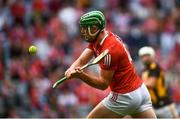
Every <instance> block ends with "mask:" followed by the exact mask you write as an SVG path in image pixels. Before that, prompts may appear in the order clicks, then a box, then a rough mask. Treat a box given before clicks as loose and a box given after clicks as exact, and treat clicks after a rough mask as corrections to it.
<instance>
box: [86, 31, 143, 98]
mask: <svg viewBox="0 0 180 119" xmlns="http://www.w3.org/2000/svg"><path fill="white" fill-rule="evenodd" d="M88 48H90V49H92V50H93V51H94V53H95V56H98V55H99V54H100V53H101V52H103V51H104V50H106V49H108V50H109V52H108V55H106V56H105V57H104V59H103V60H101V61H100V62H99V66H100V68H101V69H104V70H113V71H114V75H113V79H112V80H111V82H110V89H111V90H112V91H113V92H117V93H122V94H123V93H128V92H131V91H133V90H135V89H137V88H138V87H140V86H141V84H142V80H140V78H139V77H138V75H137V74H136V71H135V68H134V65H133V63H132V59H131V57H130V55H129V52H128V50H127V49H126V46H125V45H124V43H123V42H122V40H121V39H120V38H119V37H118V36H116V35H114V34H113V33H109V34H108V35H106V36H105V38H104V39H102V41H101V42H100V44H98V43H97V42H95V43H89V44H88Z"/></svg>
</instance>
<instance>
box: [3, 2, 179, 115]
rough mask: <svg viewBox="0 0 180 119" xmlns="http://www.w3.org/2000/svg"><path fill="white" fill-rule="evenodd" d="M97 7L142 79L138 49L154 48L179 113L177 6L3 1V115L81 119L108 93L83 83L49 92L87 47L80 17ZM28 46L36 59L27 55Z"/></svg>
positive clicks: (68, 84)
mask: <svg viewBox="0 0 180 119" xmlns="http://www.w3.org/2000/svg"><path fill="white" fill-rule="evenodd" d="M97 9H98V10H102V11H103V12H104V13H105V15H106V17H107V28H108V29H109V30H111V31H112V32H114V33H116V34H118V35H119V36H121V37H122V38H123V40H124V42H125V43H126V44H127V46H128V48H129V51H130V53H131V55H132V58H133V60H134V64H135V67H136V69H137V71H138V73H139V72H140V70H141V69H142V64H141V63H140V61H139V58H138V53H137V52H138V49H139V48H140V47H142V46H145V45H149V46H152V47H153V48H155V50H156V60H157V62H159V63H160V65H161V66H162V67H163V68H164V70H165V72H166V83H167V85H168V86H169V87H170V89H171V91H172V92H171V95H172V99H173V100H174V101H175V102H176V104H177V108H178V111H179V112H180V90H179V89H180V1H179V0H0V117H9V118H13V117H16V118H25V117H28V118H32V117H33V118H41V117H46V118H50V117H66V118H69V117H84V116H85V115H86V114H87V113H88V112H89V111H90V110H91V109H92V108H93V107H94V105H96V104H97V103H98V102H99V101H100V100H101V99H102V98H103V97H104V96H105V95H106V94H107V93H108V89H107V90H106V91H100V90H96V89H93V88H91V87H89V86H87V85H86V84H84V83H82V82H81V81H80V80H78V79H75V80H69V81H66V82H64V83H63V84H62V85H60V86H59V87H58V88H57V89H54V90H53V89H52V88H51V86H52V84H53V83H54V82H55V81H56V80H57V79H58V78H59V77H62V76H63V74H64V71H65V70H66V69H67V68H68V66H69V65H70V64H71V63H72V62H73V61H74V60H75V59H76V58H77V57H78V56H79V54H80V53H81V51H82V50H83V49H84V48H85V47H86V43H85V42H84V41H83V40H82V39H81V37H80V34H79V31H78V30H79V26H78V20H79V17H80V16H81V15H82V14H83V13H85V12H87V11H89V10H97ZM31 44H34V45H36V46H37V48H38V52H37V55H30V54H29V53H28V47H29V46H30V45H31ZM96 68H97V67H92V68H91V70H89V71H90V72H91V73H94V74H96V73H97V72H96ZM92 69H93V70H92ZM92 71H93V72H92Z"/></svg>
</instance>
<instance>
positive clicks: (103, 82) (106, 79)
mask: <svg viewBox="0 0 180 119" xmlns="http://www.w3.org/2000/svg"><path fill="white" fill-rule="evenodd" d="M76 70H78V69H76ZM79 72H81V73H77V75H76V74H75V77H76V78H80V79H81V80H82V81H84V82H85V83H87V84H88V85H90V86H92V87H94V88H98V89H101V90H105V89H106V88H107V87H108V85H109V83H110V81H111V80H112V77H113V75H114V71H112V70H103V69H101V70H100V74H99V76H93V75H91V74H87V73H85V72H83V71H80V70H79Z"/></svg>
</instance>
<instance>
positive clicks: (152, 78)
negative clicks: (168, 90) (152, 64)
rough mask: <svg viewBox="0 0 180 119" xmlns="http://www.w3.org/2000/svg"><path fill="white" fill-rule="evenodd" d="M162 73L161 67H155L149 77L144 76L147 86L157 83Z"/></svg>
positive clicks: (151, 86) (153, 85)
mask: <svg viewBox="0 0 180 119" xmlns="http://www.w3.org/2000/svg"><path fill="white" fill-rule="evenodd" d="M159 75H160V70H159V69H153V70H150V71H149V75H148V76H147V77H143V78H142V79H143V80H144V84H145V85H146V86H147V87H150V88H153V87H155V85H156V81H157V80H158V77H159Z"/></svg>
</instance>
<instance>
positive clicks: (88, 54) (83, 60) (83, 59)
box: [65, 48, 94, 76]
mask: <svg viewBox="0 0 180 119" xmlns="http://www.w3.org/2000/svg"><path fill="white" fill-rule="evenodd" d="M93 55H94V54H93V51H92V50H91V49H89V48H86V49H85V50H84V51H83V52H82V54H81V55H80V56H79V58H78V59H77V60H76V61H75V62H74V63H73V64H72V65H71V66H70V67H69V68H68V69H67V70H66V72H65V75H66V76H67V75H69V74H70V73H71V72H72V70H74V69H75V68H76V67H82V66H83V65H85V64H87V63H88V62H89V61H90V59H91V58H92V57H93Z"/></svg>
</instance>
